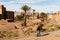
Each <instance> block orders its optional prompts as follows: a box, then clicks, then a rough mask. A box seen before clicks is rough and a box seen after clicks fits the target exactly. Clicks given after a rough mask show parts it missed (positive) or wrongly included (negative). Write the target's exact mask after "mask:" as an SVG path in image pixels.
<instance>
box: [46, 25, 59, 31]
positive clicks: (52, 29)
mask: <svg viewBox="0 0 60 40" xmlns="http://www.w3.org/2000/svg"><path fill="white" fill-rule="evenodd" d="M58 29H60V26H59V25H56V24H55V25H53V24H52V25H50V26H48V27H47V29H46V31H55V30H58Z"/></svg>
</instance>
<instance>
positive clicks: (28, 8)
mask: <svg viewBox="0 0 60 40" xmlns="http://www.w3.org/2000/svg"><path fill="white" fill-rule="evenodd" d="M21 9H22V10H23V11H24V12H25V14H24V16H25V21H24V26H26V13H27V11H29V10H30V9H31V7H29V6H27V5H24V6H22V7H21Z"/></svg>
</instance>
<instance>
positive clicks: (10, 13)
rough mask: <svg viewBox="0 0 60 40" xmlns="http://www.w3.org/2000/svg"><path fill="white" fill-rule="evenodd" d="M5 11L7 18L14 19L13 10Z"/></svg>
mask: <svg viewBox="0 0 60 40" xmlns="http://www.w3.org/2000/svg"><path fill="white" fill-rule="evenodd" d="M6 13H7V19H13V20H14V12H13V11H6Z"/></svg>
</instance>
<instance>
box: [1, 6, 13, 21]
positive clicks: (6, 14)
mask: <svg viewBox="0 0 60 40" xmlns="http://www.w3.org/2000/svg"><path fill="white" fill-rule="evenodd" d="M0 19H9V20H14V12H13V11H6V8H5V7H4V5H0Z"/></svg>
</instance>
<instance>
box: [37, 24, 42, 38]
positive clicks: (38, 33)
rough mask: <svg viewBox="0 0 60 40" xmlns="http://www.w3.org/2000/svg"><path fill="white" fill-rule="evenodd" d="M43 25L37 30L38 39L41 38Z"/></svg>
mask: <svg viewBox="0 0 60 40" xmlns="http://www.w3.org/2000/svg"><path fill="white" fill-rule="evenodd" d="M42 27H43V24H40V25H39V26H38V28H37V37H39V36H41V34H40V32H41V30H42Z"/></svg>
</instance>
